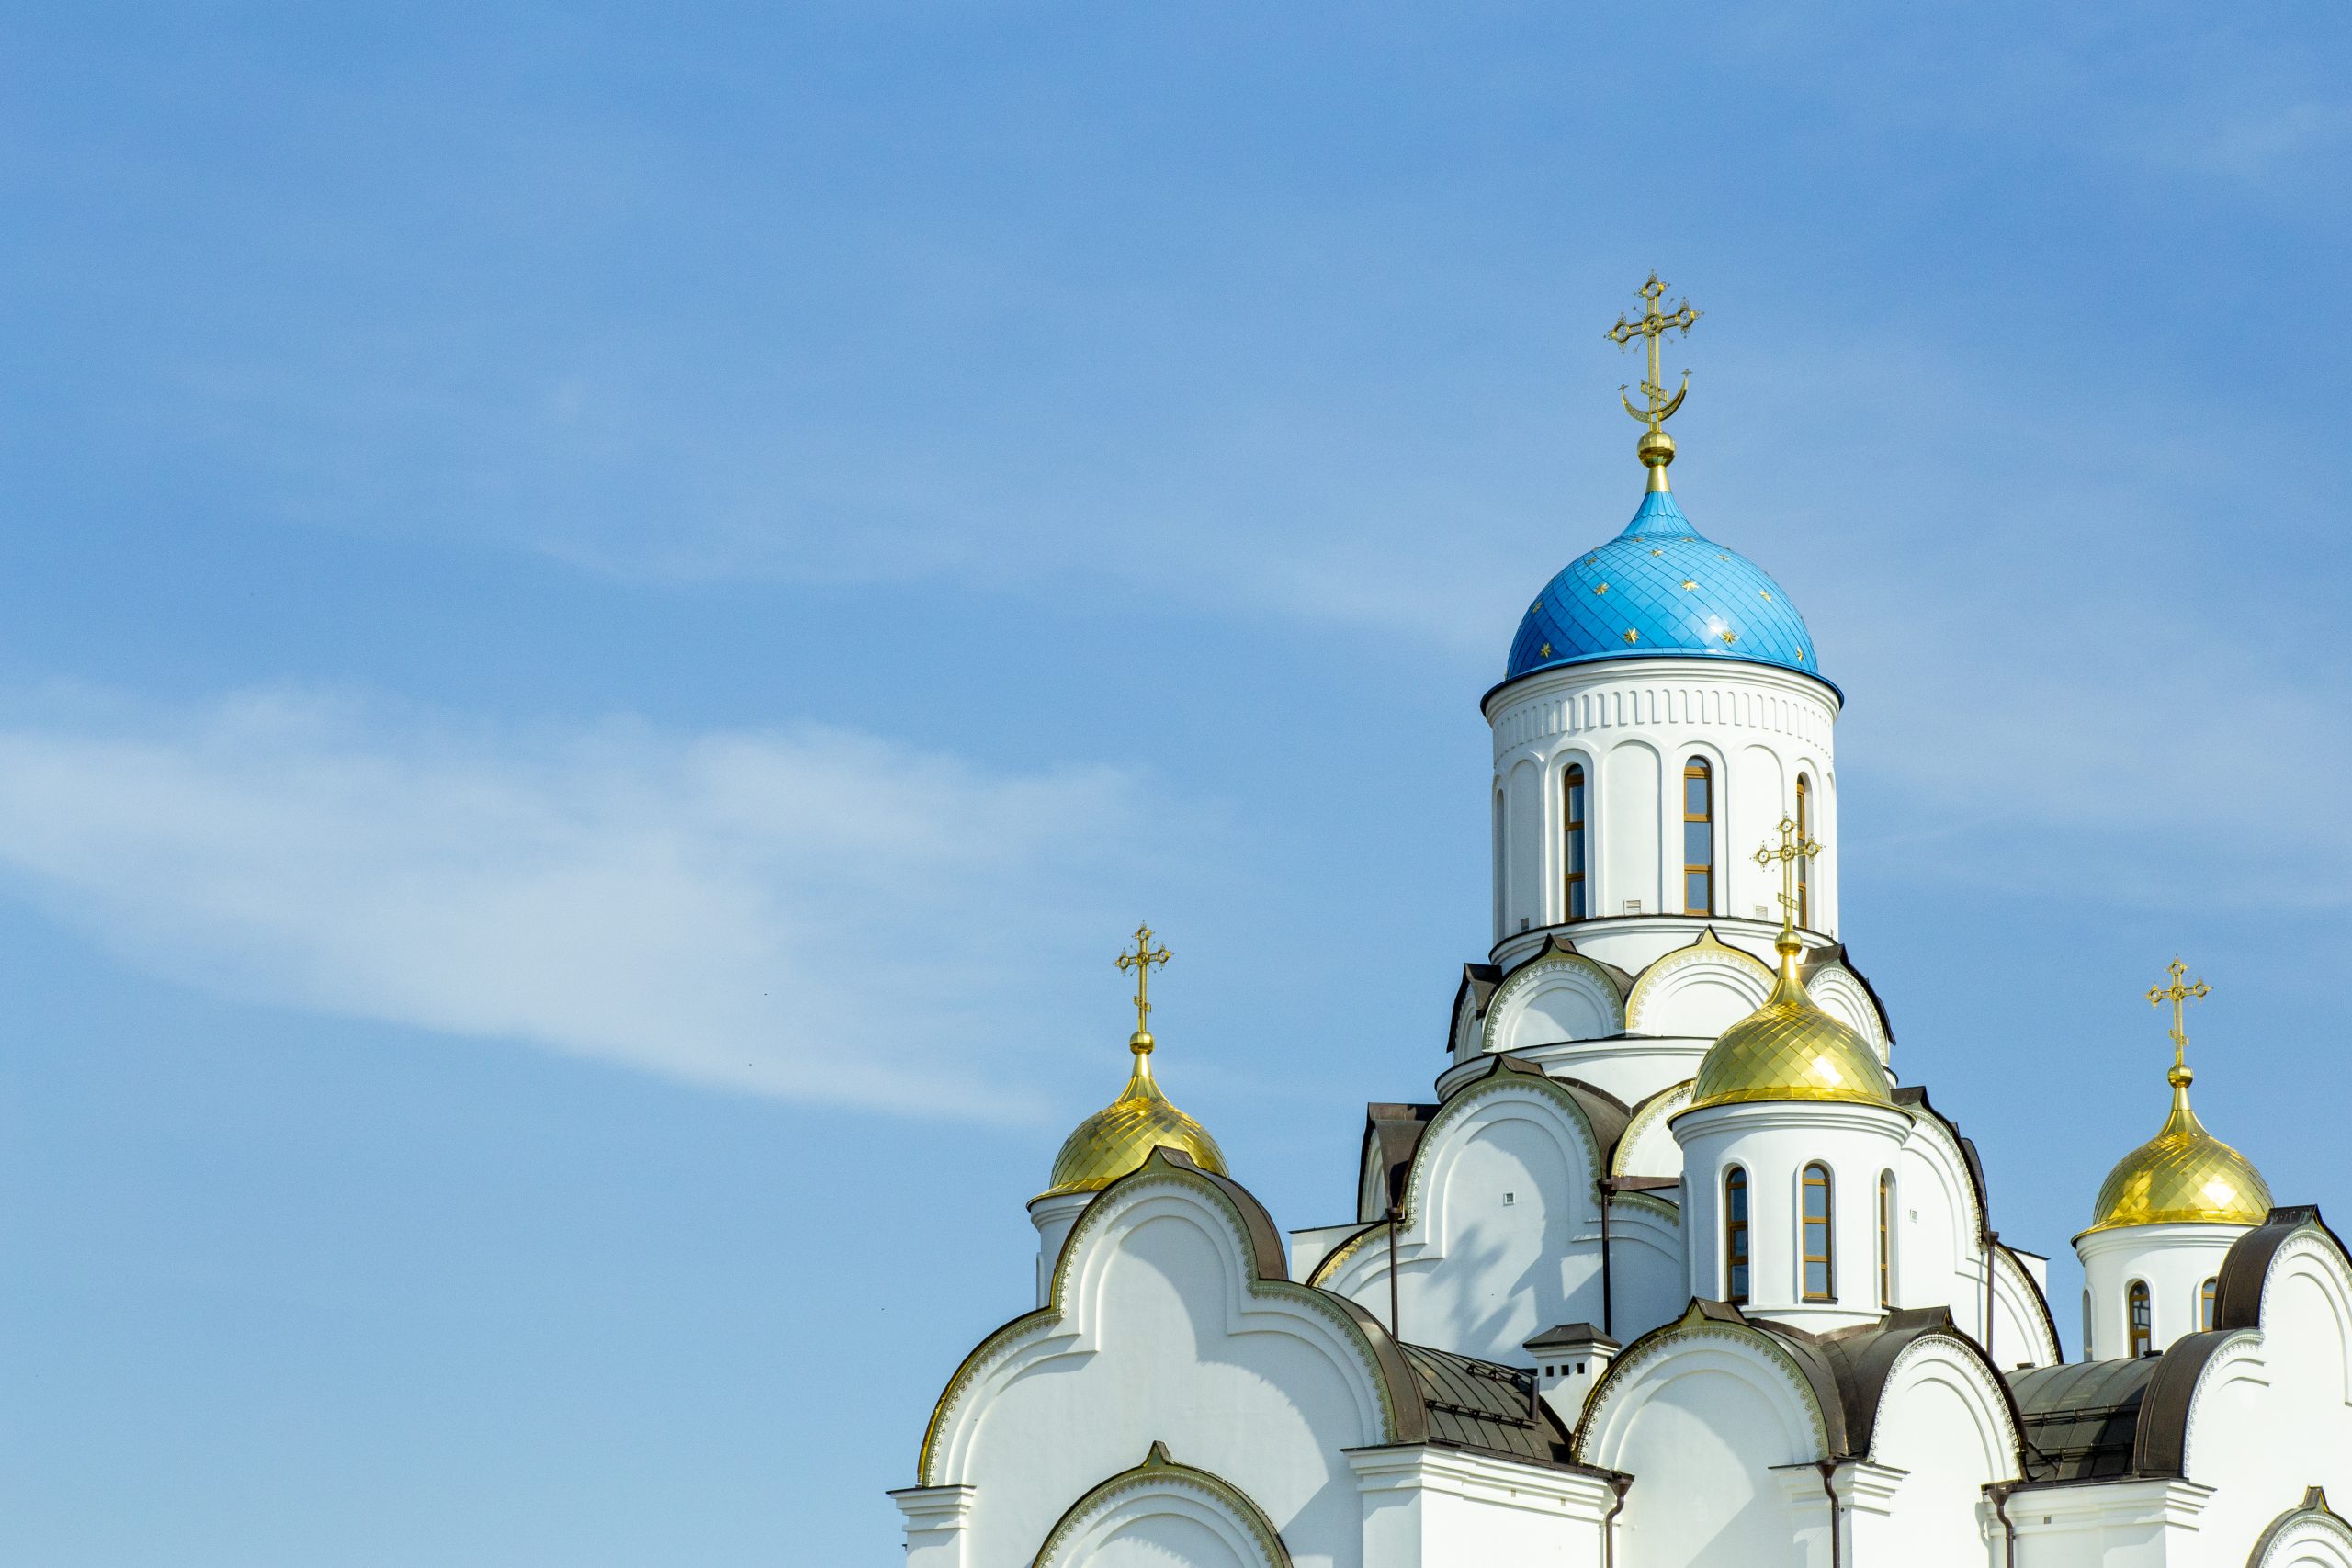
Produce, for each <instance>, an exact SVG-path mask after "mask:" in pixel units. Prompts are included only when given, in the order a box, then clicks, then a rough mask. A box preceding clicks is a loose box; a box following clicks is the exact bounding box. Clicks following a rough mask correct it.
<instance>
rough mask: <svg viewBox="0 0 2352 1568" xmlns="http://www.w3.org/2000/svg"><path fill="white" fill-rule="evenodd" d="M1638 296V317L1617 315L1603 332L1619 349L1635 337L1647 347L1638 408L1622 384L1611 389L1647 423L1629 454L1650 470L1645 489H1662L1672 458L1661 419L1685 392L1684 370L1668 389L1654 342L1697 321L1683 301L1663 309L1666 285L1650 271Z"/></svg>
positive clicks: (1687, 375) (1688, 385)
mask: <svg viewBox="0 0 2352 1568" xmlns="http://www.w3.org/2000/svg"><path fill="white" fill-rule="evenodd" d="M1641 296H1642V313H1641V316H1640V318H1639V319H1638V320H1635V321H1627V320H1626V319H1625V318H1624V317H1623V316H1622V315H1621V316H1619V317H1618V318H1617V324H1616V325H1615V326H1613V327H1611V328H1610V329H1609V333H1608V336H1609V339H1610V341H1611V342H1612V343H1614V344H1616V345H1617V346H1618V347H1619V348H1621V349H1623V348H1628V347H1631V346H1632V344H1633V342H1634V339H1635V338H1640V339H1642V340H1643V341H1644V344H1645V346H1646V347H1647V348H1648V350H1649V371H1650V373H1649V375H1648V377H1647V378H1645V379H1644V380H1643V382H1642V399H1643V406H1642V407H1640V408H1635V407H1634V400H1633V399H1631V398H1629V397H1627V396H1626V395H1625V389H1624V388H1623V387H1620V388H1618V389H1617V400H1618V401H1619V402H1622V403H1623V404H1624V405H1625V412H1627V413H1629V414H1632V415H1633V416H1634V418H1635V419H1638V420H1640V421H1641V422H1642V423H1644V424H1646V425H1648V426H1649V428H1648V429H1647V430H1646V431H1644V432H1643V433H1642V439H1641V441H1640V443H1639V444H1638V445H1636V446H1634V455H1635V456H1637V457H1640V458H1641V460H1642V466H1643V467H1644V468H1647V469H1649V471H1650V489H1652V490H1654V491H1663V490H1665V489H1667V488H1668V487H1667V482H1666V466H1667V465H1668V463H1671V462H1672V461H1674V437H1673V436H1671V435H1668V434H1667V433H1666V430H1665V428H1664V427H1665V424H1666V422H1667V421H1668V420H1669V419H1671V418H1673V417H1674V411H1675V410H1677V409H1679V408H1680V407H1681V406H1682V399H1683V396H1684V394H1685V393H1687V392H1689V391H1690V390H1691V372H1689V371H1688V370H1685V371H1684V372H1683V373H1682V385H1681V386H1680V387H1679V389H1676V390H1675V391H1674V392H1672V393H1668V391H1667V389H1666V378H1665V377H1664V376H1663V375H1662V374H1660V373H1659V371H1658V367H1657V345H1658V340H1659V339H1660V338H1662V337H1664V336H1665V335H1666V334H1667V333H1670V332H1679V333H1684V334H1686V335H1687V334H1688V333H1690V331H1691V323H1692V322H1693V321H1697V320H1698V319H1699V312H1698V311H1696V310H1692V309H1691V301H1690V300H1688V299H1685V300H1682V301H1681V302H1680V303H1679V304H1677V305H1676V306H1675V307H1674V309H1673V310H1666V309H1664V307H1663V305H1662V304H1661V301H1663V300H1664V299H1665V298H1666V285H1665V284H1663V283H1660V282H1659V281H1658V280H1657V274H1656V273H1652V274H1650V278H1649V281H1648V282H1647V283H1645V284H1643V285H1642V287H1641Z"/></svg>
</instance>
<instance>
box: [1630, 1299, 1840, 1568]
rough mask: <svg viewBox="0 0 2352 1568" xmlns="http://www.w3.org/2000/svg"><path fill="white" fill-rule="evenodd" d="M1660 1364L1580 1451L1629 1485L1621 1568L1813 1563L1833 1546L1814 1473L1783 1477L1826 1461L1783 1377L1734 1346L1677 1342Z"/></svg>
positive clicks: (1766, 1567)
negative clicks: (1814, 1546) (1817, 1549)
mask: <svg viewBox="0 0 2352 1568" xmlns="http://www.w3.org/2000/svg"><path fill="white" fill-rule="evenodd" d="M1665 1361H1666V1364H1665V1365H1663V1366H1661V1367H1660V1368H1658V1369H1657V1370H1656V1371H1646V1370H1645V1376H1643V1377H1641V1378H1639V1379H1638V1380H1636V1379H1631V1378H1628V1379H1627V1380H1626V1381H1625V1382H1623V1383H1621V1384H1618V1385H1616V1386H1615V1387H1614V1388H1613V1389H1612V1392H1611V1394H1610V1395H1609V1399H1608V1403H1607V1404H1604V1405H1603V1406H1602V1408H1600V1409H1599V1410H1597V1411H1596V1412H1594V1414H1593V1416H1592V1417H1591V1424H1592V1427H1593V1430H1592V1432H1591V1433H1590V1435H1589V1438H1588V1441H1587V1443H1586V1446H1585V1449H1584V1454H1585V1457H1586V1458H1587V1459H1588V1460H1589V1461H1590V1462H1593V1463H1596V1464H1601V1465H1606V1466H1608V1467H1610V1468H1611V1469H1614V1470H1620V1471H1623V1472H1628V1473H1630V1474H1632V1475H1633V1476H1634V1485H1633V1488H1632V1490H1631V1491H1629V1492H1628V1493H1627V1494H1626V1497H1625V1508H1624V1512H1623V1514H1622V1515H1621V1516H1620V1517H1619V1520H1618V1529H1619V1551H1618V1562H1621V1563H1623V1565H1624V1568H1801V1565H1805V1564H1808V1563H1809V1562H1810V1561H1811V1558H1812V1553H1811V1552H1810V1551H1808V1550H1807V1539H1806V1538H1807V1536H1808V1533H1809V1532H1810V1533H1816V1534H1820V1535H1822V1536H1824V1537H1826V1526H1827V1514H1828V1504H1827V1499H1826V1497H1823V1496H1821V1495H1820V1491H1819V1481H1818V1478H1817V1477H1816V1476H1815V1474H1814V1473H1813V1472H1811V1471H1810V1469H1809V1468H1808V1469H1807V1470H1806V1471H1804V1472H1803V1473H1802V1474H1801V1475H1800V1477H1799V1478H1798V1479H1799V1484H1798V1485H1796V1486H1794V1487H1792V1485H1791V1483H1790V1481H1789V1479H1788V1472H1786V1471H1785V1470H1784V1469H1782V1468H1781V1467H1786V1466H1793V1465H1805V1466H1810V1463H1811V1461H1813V1460H1814V1459H1815V1457H1816V1456H1817V1455H1818V1453H1819V1438H1818V1435H1817V1432H1816V1429H1815V1426H1814V1424H1813V1417H1812V1416H1811V1413H1810V1410H1809V1407H1808V1406H1807V1404H1805V1403H1804V1396H1803V1395H1802V1394H1801V1393H1798V1392H1797V1391H1796V1390H1795V1389H1794V1388H1793V1387H1792V1384H1791V1382H1790V1379H1789V1376H1788V1374H1787V1373H1786V1372H1785V1371H1781V1370H1779V1369H1777V1368H1774V1367H1771V1366H1769V1365H1766V1364H1765V1363H1764V1361H1763V1359H1762V1357H1761V1355H1760V1354H1759V1353H1758V1351H1756V1350H1755V1349H1754V1348H1751V1347H1750V1346H1748V1345H1747V1344H1744V1343H1740V1342H1738V1341H1736V1340H1735V1339H1733V1338H1732V1337H1729V1336H1725V1337H1722V1338H1720V1339H1717V1338H1713V1337H1707V1338H1703V1339H1695V1340H1677V1341H1675V1342H1674V1343H1673V1345H1672V1346H1671V1348H1670V1349H1668V1351H1666V1352H1665ZM1808 1492H1810V1494H1811V1496H1812V1498H1813V1501H1812V1504H1811V1506H1809V1507H1808V1506H1807V1505H1806V1503H1805V1497H1806V1495H1807V1493H1808ZM1816 1516H1817V1517H1816ZM1821 1560H1822V1561H1823V1562H1825V1563H1826V1561H1827V1554H1826V1551H1825V1552H1823V1553H1822V1554H1821Z"/></svg>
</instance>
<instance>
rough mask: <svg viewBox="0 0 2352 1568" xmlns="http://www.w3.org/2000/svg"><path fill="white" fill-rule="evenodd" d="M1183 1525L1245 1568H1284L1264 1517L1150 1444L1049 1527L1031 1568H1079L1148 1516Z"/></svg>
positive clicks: (1235, 1492) (1243, 1497) (1235, 1493)
mask: <svg viewBox="0 0 2352 1568" xmlns="http://www.w3.org/2000/svg"><path fill="white" fill-rule="evenodd" d="M1170 1516H1173V1517H1178V1518H1184V1519H1189V1520H1191V1521H1192V1522H1193V1523H1194V1524H1196V1525H1199V1526H1201V1527H1203V1528H1204V1529H1207V1530H1208V1532H1209V1533H1210V1534H1211V1535H1213V1536H1215V1537H1216V1538H1217V1540H1219V1542H1220V1543H1221V1544H1222V1545H1224V1546H1225V1547H1226V1548H1227V1550H1229V1551H1231V1552H1232V1553H1233V1557H1234V1561H1235V1562H1238V1563H1241V1564H1244V1565H1245V1568H1290V1551H1289V1550H1288V1549H1287V1548H1286V1547H1284V1546H1283V1538H1282V1535H1281V1533H1280V1532H1279V1531H1277V1530H1276V1529H1274V1526H1273V1521H1272V1520H1271V1519H1269V1518H1267V1517H1266V1511H1265V1510H1264V1509H1263V1508H1261V1507H1260V1506H1258V1505H1257V1503H1256V1502H1254V1501H1253V1500H1252V1499H1251V1498H1250V1495H1249V1494H1248V1493H1246V1492H1244V1491H1242V1490H1241V1489H1240V1488H1239V1487H1238V1486H1236V1485H1234V1484H1233V1483H1231V1482H1229V1481H1227V1480H1226V1479H1225V1478H1224V1477H1222V1476H1219V1475H1213V1474H1211V1473H1210V1472H1207V1471H1205V1470H1196V1469H1194V1468H1193V1466H1191V1465H1188V1464H1178V1463H1177V1462H1176V1461H1174V1460H1172V1459H1170V1457H1169V1455H1168V1445H1167V1444H1165V1443H1157V1442H1156V1443H1154V1444H1152V1445H1151V1451H1150V1452H1149V1453H1148V1454H1146V1455H1145V1456H1144V1460H1143V1462H1142V1463H1141V1464H1138V1465H1136V1466H1135V1467H1134V1468H1133V1469H1131V1470H1123V1471H1121V1472H1119V1473H1118V1474H1116V1475H1114V1476H1112V1477H1111V1478H1110V1479H1109V1480H1107V1481H1104V1482H1103V1483H1101V1484H1099V1485H1097V1486H1096V1487H1095V1488H1094V1489H1093V1490H1092V1491H1091V1492H1089V1493H1087V1494H1086V1495H1084V1496H1082V1497H1080V1499H1079V1500H1078V1501H1077V1502H1075V1503H1072V1504H1071V1505H1070V1506H1069V1511H1068V1512H1066V1513H1064V1514H1063V1515H1062V1517H1060V1518H1059V1519H1058V1520H1057V1521H1055V1524H1054V1528H1053V1529H1050V1530H1048V1531H1047V1532H1046V1540H1045V1544H1044V1545H1042V1546H1040V1547H1038V1548H1037V1553H1036V1555H1035V1557H1033V1558H1031V1559H1030V1564H1031V1568H1082V1565H1083V1564H1085V1563H1087V1562H1090V1561H1091V1560H1092V1558H1093V1557H1094V1555H1095V1553H1096V1552H1098V1551H1100V1550H1101V1549H1102V1548H1103V1546H1104V1545H1105V1544H1107V1543H1108V1542H1109V1541H1110V1540H1112V1539H1114V1537H1115V1536H1117V1535H1118V1534H1119V1533H1120V1532H1122V1531H1123V1530H1125V1529H1128V1528H1130V1527H1132V1526H1134V1525H1136V1524H1138V1523H1141V1522H1143V1521H1146V1520H1148V1519H1151V1518H1153V1517H1170Z"/></svg>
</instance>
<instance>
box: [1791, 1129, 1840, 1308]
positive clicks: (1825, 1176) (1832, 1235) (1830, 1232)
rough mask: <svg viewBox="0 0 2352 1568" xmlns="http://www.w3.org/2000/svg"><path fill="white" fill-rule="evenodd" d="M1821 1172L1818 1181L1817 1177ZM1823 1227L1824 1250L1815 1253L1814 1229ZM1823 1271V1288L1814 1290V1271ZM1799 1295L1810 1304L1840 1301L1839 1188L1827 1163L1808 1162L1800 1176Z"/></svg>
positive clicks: (1798, 1190)
mask: <svg viewBox="0 0 2352 1568" xmlns="http://www.w3.org/2000/svg"><path fill="white" fill-rule="evenodd" d="M1815 1172H1819V1173H1820V1178H1821V1179H1820V1180H1819V1181H1815V1179H1814V1175H1815ZM1816 1187H1817V1188H1819V1189H1820V1191H1821V1217H1820V1218H1819V1219H1815V1218H1814V1216H1813V1193H1814V1190H1815V1188H1816ZM1816 1225H1817V1226H1819V1227H1820V1235H1821V1250H1820V1252H1818V1253H1815V1251H1814V1250H1813V1242H1814V1227H1815V1226H1816ZM1815 1264H1818V1265H1820V1268H1821V1289H1819V1290H1818V1291H1816V1290H1815V1289H1814V1288H1813V1270H1814V1266H1815ZM1797 1296H1798V1299H1799V1300H1801V1301H1806V1302H1834V1301H1836V1300H1837V1299H1838V1188H1837V1183H1836V1179H1835V1178H1834V1177H1832V1176H1831V1175H1830V1171H1829V1163H1828V1162H1827V1161H1826V1160H1817V1159H1815V1160H1807V1161H1806V1162H1805V1166H1804V1169H1803V1170H1801V1171H1799V1172H1798V1173H1797Z"/></svg>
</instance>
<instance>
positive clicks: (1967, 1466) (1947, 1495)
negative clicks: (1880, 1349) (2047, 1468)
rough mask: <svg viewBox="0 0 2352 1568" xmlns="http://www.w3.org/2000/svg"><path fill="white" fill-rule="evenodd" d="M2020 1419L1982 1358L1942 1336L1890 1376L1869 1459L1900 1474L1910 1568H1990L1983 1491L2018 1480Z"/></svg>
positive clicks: (1897, 1517) (1918, 1343)
mask: <svg viewBox="0 0 2352 1568" xmlns="http://www.w3.org/2000/svg"><path fill="white" fill-rule="evenodd" d="M1871 1459H1872V1460H1873V1461H1876V1462H1877V1463H1879V1464H1882V1465H1885V1466H1887V1467H1888V1468H1890V1469H1892V1470H1895V1471H1899V1472H1902V1473H1903V1480H1902V1483H1901V1484H1900V1486H1899V1487H1898V1488H1897V1489H1896V1492H1895V1504H1894V1508H1895V1511H1894V1526H1895V1529H1896V1530H1897V1531H1898V1532H1899V1534H1900V1537H1901V1540H1902V1541H1903V1553H1904V1562H1905V1565H1906V1568H1984V1563H1985V1549H1986V1540H1987V1537H1986V1535H1985V1525H1986V1522H1987V1521H1986V1518H1985V1514H1984V1512H1983V1509H1982V1506H1981V1505H1982V1504H1983V1501H1984V1496H1985V1487H1986V1486H1988V1485H1990V1484H1992V1483H1995V1482H1999V1481H2010V1480H2014V1479H2016V1477H2017V1473H2018V1428H2017V1421H2016V1417H2015V1416H2014V1414H2013V1412H2012V1409H2011V1406H2010V1404H2009V1401H2008V1399H2007V1395H2006V1394H2005V1393H2004V1392H2003V1391H2002V1390H2001V1389H2000V1388H1998V1387H1997V1386H1996V1382H1995V1380H1994V1376H1993V1374H1992V1373H1991V1372H1990V1371H1988V1370H1987V1369H1986V1368H1985V1362H1984V1359H1982V1358H1981V1357H1980V1356H1978V1355H1977V1354H1976V1353H1975V1352H1974V1351H1973V1349H1971V1348H1967V1347H1964V1346H1962V1344H1961V1343H1960V1342H1959V1341H1958V1340H1956V1339H1954V1338H1951V1337H1948V1336H1946V1335H1943V1334H1931V1335H1926V1336H1923V1337H1920V1338H1918V1339H1917V1340H1914V1341H1913V1342H1912V1343H1911V1344H1910V1345H1908V1346H1906V1347H1905V1348H1904V1349H1903V1350H1902V1351H1901V1352H1900V1353H1899V1354H1898V1355H1897V1356H1896V1357H1895V1359H1894V1365H1893V1366H1892V1367H1891V1368H1890V1369H1889V1370H1888V1371H1887V1375H1886V1381H1885V1382H1884V1384H1883V1387H1882V1389H1881V1392H1880V1394H1879V1403H1878V1412H1877V1419H1876V1423H1875V1425H1874V1427H1873V1428H1872V1432H1871Z"/></svg>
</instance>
